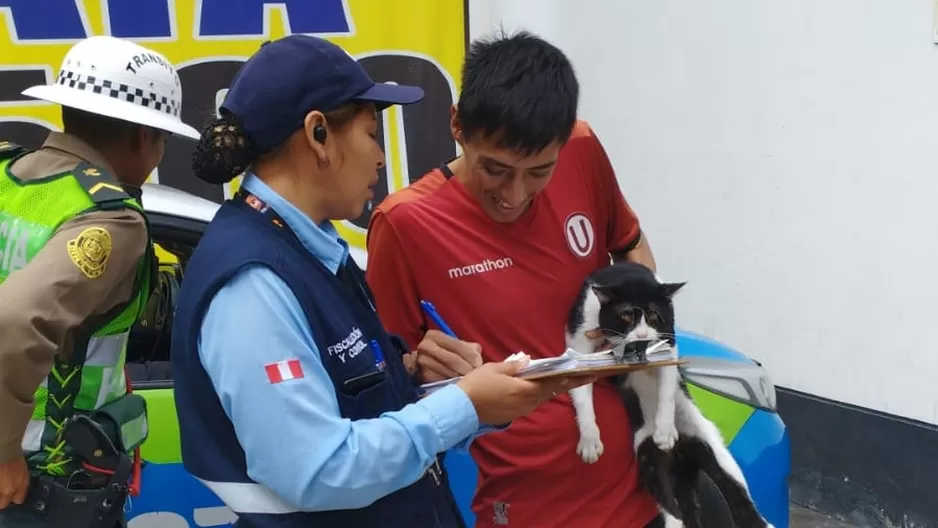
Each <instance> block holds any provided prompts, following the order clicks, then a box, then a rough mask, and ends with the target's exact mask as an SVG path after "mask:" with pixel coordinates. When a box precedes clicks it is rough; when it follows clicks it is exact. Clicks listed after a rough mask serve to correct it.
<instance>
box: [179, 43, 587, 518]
mask: <svg viewBox="0 0 938 528" xmlns="http://www.w3.org/2000/svg"><path fill="white" fill-rule="evenodd" d="M422 97H423V91H422V90H421V89H420V88H416V87H407V86H397V85H388V84H376V83H375V82H374V81H373V80H372V79H370V78H369V76H368V75H367V74H366V72H365V71H364V70H363V69H362V67H361V66H360V65H359V64H358V63H357V62H356V61H355V60H354V59H352V58H351V57H350V56H349V55H347V54H346V53H345V52H344V51H343V50H341V49H340V48H338V47H337V46H335V45H333V44H331V43H329V42H327V41H325V40H322V39H318V38H314V37H309V36H301V35H293V36H289V37H286V38H283V39H280V40H277V41H274V42H271V43H268V44H266V45H264V46H262V47H261V49H260V50H259V51H258V52H257V53H256V54H255V55H254V56H253V57H251V59H250V60H248V61H247V62H246V63H245V65H244V66H243V67H242V69H241V71H239V73H238V74H237V76H236V77H235V79H234V81H233V83H232V85H231V87H230V89H229V91H228V93H227V95H226V97H225V100H224V102H223V104H222V106H221V111H220V115H221V117H220V118H219V119H217V120H215V121H213V122H212V123H210V124H209V125H207V126H206V127H205V129H204V130H203V133H202V139H201V142H200V144H199V146H198V147H197V149H196V152H195V153H194V155H193V168H194V169H195V171H196V173H197V175H198V176H199V177H200V178H202V179H203V180H206V181H208V182H211V183H215V184H221V183H224V182H227V181H230V180H231V179H232V178H234V177H235V176H236V175H238V174H240V173H242V172H245V171H246V172H245V177H244V180H243V182H242V185H241V189H240V191H239V192H238V193H237V194H236V196H235V197H234V198H233V199H231V200H228V201H226V202H225V204H224V205H223V206H222V207H221V209H220V210H219V212H218V214H217V215H216V217H215V218H214V220H213V221H212V222H211V224H210V225H209V227H208V229H207V230H206V232H205V235H204V236H203V238H202V240H201V242H200V243H199V246H198V247H197V248H196V250H195V252H194V254H193V256H192V258H191V260H190V262H189V264H188V266H187V269H186V277H185V281H184V284H183V286H182V289H181V292H180V298H179V302H178V305H177V308H176V315H175V321H176V322H175V326H174V329H173V343H172V357H173V370H174V377H175V380H176V382H175V391H176V401H177V408H178V414H179V423H180V429H181V436H182V455H183V461H184V463H185V467H186V469H187V470H188V471H190V472H191V473H192V474H193V475H195V476H196V477H197V478H199V479H200V480H201V481H202V482H203V483H204V484H205V485H206V486H207V487H208V488H209V489H211V490H212V491H213V492H214V493H215V494H216V495H218V496H219V497H220V498H221V499H222V500H223V501H224V502H225V503H226V504H227V505H228V506H229V507H231V508H232V509H233V510H234V511H235V512H236V513H237V514H238V515H239V526H250V527H259V528H266V527H294V526H295V527H304V528H305V527H309V526H323V527H332V526H336V527H338V526H349V527H365V526H367V527H373V526H389V527H392V526H393V527H400V526H408V527H414V528H422V527H452V526H461V525H462V522H461V520H460V518H459V513H458V511H457V508H456V506H455V504H454V501H453V498H452V495H451V494H450V491H449V488H448V484H447V481H446V475H445V472H444V471H443V470H442V468H441V465H440V463H439V461H438V457H439V454H440V453H442V452H444V451H446V450H448V449H450V448H454V447H458V446H466V445H468V443H469V442H470V441H471V439H472V438H473V437H474V436H475V435H477V434H480V432H484V431H485V430H486V427H485V426H484V424H504V423H508V422H510V421H511V420H512V419H513V418H515V417H517V416H521V415H523V414H525V413H527V412H530V411H531V410H532V409H533V408H534V407H536V406H537V405H538V404H539V403H540V402H542V401H543V400H545V399H546V398H549V397H550V396H551V395H552V394H555V393H557V392H559V391H563V390H567V389H569V388H571V386H572V385H566V384H565V383H566V382H565V381H557V380H553V381H548V382H529V381H523V380H520V379H517V378H515V377H513V376H512V374H514V373H515V372H516V371H517V369H518V368H519V367H520V364H518V363H502V364H487V365H483V366H481V367H479V368H477V369H475V370H473V371H472V372H471V373H469V374H468V375H467V376H465V377H464V378H462V379H461V380H460V381H459V383H458V384H454V385H451V386H449V387H446V388H444V389H442V390H439V391H437V392H435V393H433V394H430V395H428V396H426V397H424V398H420V399H418V394H417V392H416V383H415V382H414V381H413V380H412V379H411V378H410V377H409V375H408V373H407V371H406V369H405V367H404V365H403V363H402V360H401V352H402V350H401V349H400V346H399V345H398V343H397V342H396V340H393V339H392V338H390V337H389V336H388V334H387V333H386V332H385V331H384V329H383V328H382V326H381V324H380V323H379V321H378V318H377V316H376V314H375V311H374V306H373V304H372V301H371V295H370V291H369V290H368V288H367V286H366V285H365V281H364V278H363V276H362V272H361V271H360V270H359V269H358V268H357V267H356V265H355V263H354V261H353V260H352V259H351V258H349V256H348V255H349V252H348V246H347V245H346V243H345V242H344V241H343V240H341V239H340V238H339V237H338V235H337V234H336V231H335V229H334V228H333V227H332V224H331V222H330V220H337V219H352V218H356V217H358V216H360V215H361V213H362V211H363V208H364V207H365V205H366V204H367V203H368V202H369V201H370V200H371V199H372V198H373V197H374V193H373V190H372V187H373V186H374V185H375V184H376V183H377V182H378V174H377V170H378V169H380V168H381V167H383V166H384V163H385V159H384V154H383V152H382V151H381V148H380V147H379V146H378V144H377V143H376V140H375V138H376V132H377V112H379V111H381V110H383V109H384V108H386V107H387V106H389V105H392V104H411V103H416V102H418V101H420V100H421V99H422ZM434 335H439V334H436V333H435V334H434ZM438 344H439V345H440V346H443V347H448V348H449V349H450V350H452V351H454V352H457V353H460V354H462V355H463V357H467V358H471V357H472V354H471V352H467V351H472V350H473V347H472V345H471V344H468V343H463V342H458V341H456V340H453V339H446V340H445V341H441V342H440V343H438ZM568 381H569V380H568ZM588 381H590V380H581V382H582V383H585V382H588Z"/></svg>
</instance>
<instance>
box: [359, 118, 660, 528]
mask: <svg viewBox="0 0 938 528" xmlns="http://www.w3.org/2000/svg"><path fill="white" fill-rule="evenodd" d="M414 185H415V186H418V185H419V188H417V189H414V190H411V191H410V192H408V191H407V189H404V190H402V191H400V193H396V194H403V196H402V198H400V199H397V200H391V201H390V202H387V203H386V204H382V206H381V207H379V208H378V209H377V210H376V211H375V214H374V216H373V219H372V224H371V226H370V233H369V242H368V244H369V245H368V268H367V279H368V282H369V285H370V286H371V288H372V289H373V291H374V295H375V298H376V301H377V307H378V313H379V315H380V317H381V320H382V321H383V322H384V324H385V326H386V327H387V328H388V330H389V331H391V332H394V333H397V334H400V335H401V336H402V337H403V338H404V339H405V340H407V342H408V343H409V344H410V346H411V348H414V347H416V345H417V343H418V342H419V341H420V339H421V338H422V336H423V330H422V329H421V327H422V326H428V327H433V325H432V323H430V322H428V321H427V318H426V317H425V316H424V314H423V312H422V311H421V310H420V306H419V301H420V300H421V299H425V300H429V301H432V302H433V303H434V304H435V305H436V307H437V310H438V311H439V312H440V315H441V316H442V317H443V318H444V319H445V320H446V322H447V323H449V325H450V326H451V327H452V328H453V330H454V331H455V332H456V335H457V336H458V337H460V338H461V339H465V340H467V341H476V342H478V343H480V344H481V345H482V353H483V356H484V359H485V360H486V361H502V360H504V359H505V358H506V357H507V356H509V355H511V354H513V353H515V352H518V351H524V352H526V353H527V354H529V355H531V356H532V357H535V358H538V357H553V356H557V355H559V354H560V353H562V352H563V350H564V349H565V346H564V328H565V324H566V321H567V316H568V312H569V310H570V307H571V305H572V303H573V302H574V300H575V299H576V296H577V293H578V291H579V288H580V286H581V285H582V283H583V281H584V279H585V278H586V276H587V275H588V274H589V273H590V272H592V271H593V270H595V269H597V268H599V267H602V266H605V265H608V264H609V261H610V259H609V253H610V252H618V251H621V250H623V249H626V248H629V247H630V246H631V245H633V244H634V243H635V242H636V241H637V239H638V237H639V235H640V229H639V224H638V220H637V219H636V217H635V214H634V213H633V212H632V210H631V209H630V208H629V206H628V204H627V203H626V202H625V199H624V198H623V196H622V193H621V192H620V191H619V187H618V183H617V181H616V178H615V174H614V172H613V170H612V166H611V165H610V163H609V160H608V158H607V157H606V154H605V152H604V150H603V148H602V146H601V144H600V143H599V141H598V139H597V138H596V137H595V135H594V134H593V132H592V130H590V128H589V126H588V125H587V124H586V123H584V122H580V123H578V125H577V127H576V130H575V132H574V134H573V137H572V138H571V139H570V141H569V142H568V143H567V144H566V145H565V146H564V147H563V148H562V150H561V152H560V156H559V158H558V161H557V167H556V169H555V172H554V175H553V178H552V179H551V181H550V183H549V184H548V185H547V187H546V188H545V189H544V191H543V192H541V194H540V195H538V196H537V197H536V198H535V200H534V202H533V204H532V205H531V208H530V209H529V210H528V211H526V212H525V213H524V215H523V216H522V217H521V218H520V219H518V220H517V221H516V222H513V223H511V224H501V223H498V222H496V221H494V220H492V219H491V218H489V217H488V216H487V215H486V214H485V213H484V212H483V210H482V209H481V208H480V206H479V205H478V203H477V202H476V201H475V199H473V198H472V197H471V196H470V195H469V194H468V193H467V192H466V190H465V188H464V187H463V186H462V184H461V183H460V182H459V181H458V180H456V179H455V178H453V179H449V180H447V179H446V178H445V177H444V175H443V174H442V172H441V171H440V170H435V171H433V172H431V173H429V174H428V175H426V176H425V177H424V178H422V179H420V180H418V181H417V182H416V183H415V184H414ZM434 187H436V188H435V190H433V188H434ZM404 193H406V194H404ZM593 393H594V405H595V408H596V417H597V422H598V424H599V427H600V431H601V434H602V440H603V445H604V447H605V450H604V453H603V455H602V457H600V459H599V461H598V462H596V463H595V464H586V463H584V462H583V461H582V460H581V459H580V457H579V456H578V455H577V453H576V445H577V442H578V440H579V433H578V431H577V426H576V420H575V417H574V411H573V405H572V403H571V402H570V398H569V396H568V395H567V394H561V395H559V396H557V397H556V398H553V399H551V400H549V401H547V402H546V403H544V404H543V405H541V406H540V407H538V408H537V409H536V410H535V411H534V412H532V413H531V414H529V415H528V416H525V417H522V418H519V419H517V420H515V421H514V422H513V423H512V424H511V426H510V427H509V428H508V429H507V430H506V431H504V432H497V433H490V434H487V435H484V436H482V437H479V438H478V439H476V440H475V442H474V443H473V446H472V448H471V452H472V455H473V458H474V459H475V461H476V463H477V465H478V466H479V472H480V476H481V479H480V482H479V486H478V489H477V491H476V495H475V497H474V500H473V511H474V512H475V514H476V516H477V519H478V520H477V524H476V526H477V527H493V528H494V527H497V526H504V522H502V523H501V524H498V523H497V522H496V517H498V518H499V520H501V521H503V520H504V518H507V520H508V523H509V524H508V525H509V526H517V527H522V528H554V527H556V528H579V527H582V528H605V527H610V528H611V527H616V528H620V527H644V526H645V525H646V524H647V523H648V522H650V521H651V520H652V519H653V518H654V517H655V515H656V514H657V507H656V506H655V503H654V502H653V500H652V498H651V496H650V495H649V494H648V493H647V492H646V491H644V490H643V489H642V488H640V486H639V483H638V476H637V467H636V461H635V455H634V450H633V448H632V433H631V430H630V429H631V428H630V427H629V421H628V416H627V414H626V411H625V407H624V406H623V404H622V402H621V400H620V397H619V395H618V393H617V391H616V390H615V389H614V388H613V387H612V385H611V384H609V383H608V382H605V381H601V382H598V383H596V385H595V387H594V391H593ZM496 503H503V505H498V506H497V508H498V511H499V515H498V516H496V514H495V511H496ZM504 505H507V509H505V507H504Z"/></svg>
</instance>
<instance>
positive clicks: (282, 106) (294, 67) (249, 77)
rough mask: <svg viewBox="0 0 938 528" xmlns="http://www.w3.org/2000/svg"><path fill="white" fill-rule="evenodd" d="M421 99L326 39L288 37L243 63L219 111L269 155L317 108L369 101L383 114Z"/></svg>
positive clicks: (410, 88)
mask: <svg viewBox="0 0 938 528" xmlns="http://www.w3.org/2000/svg"><path fill="white" fill-rule="evenodd" d="M421 99H423V89H421V88H419V87H417V86H403V85H397V84H383V83H376V82H375V81H374V80H372V79H371V77H370V76H369V75H368V73H367V72H366V71H365V69H364V68H362V66H361V65H360V64H359V63H358V62H357V61H356V60H355V59H353V58H352V57H351V56H350V55H349V54H347V53H346V52H345V51H344V50H343V49H342V48H340V47H339V46H336V45H335V44H333V43H331V42H329V41H327V40H323V39H321V38H317V37H311V36H308V35H290V36H288V37H284V38H282V39H278V40H274V41H271V42H268V43H265V44H264V45H263V46H261V49H259V50H258V51H257V52H256V53H255V54H254V55H253V56H251V58H250V59H248V61H247V62H245V63H244V65H243V66H242V67H241V69H240V70H239V71H238V74H237V75H236V76H235V78H234V80H233V81H232V82H231V87H230V88H229V89H228V94H227V95H226V96H225V100H224V102H223V103H222V104H221V109H222V110H223V111H227V112H229V113H231V114H233V115H234V117H235V119H236V120H237V122H238V124H239V125H240V126H241V128H242V130H243V131H244V133H245V134H246V135H247V136H248V137H247V139H249V140H250V141H251V142H252V143H253V145H254V148H255V149H256V150H257V151H259V152H265V151H267V150H269V149H271V148H273V147H276V146H277V145H280V144H281V143H283V141H285V140H286V139H287V138H288V137H289V136H290V134H292V133H294V132H295V131H296V130H297V129H299V128H301V127H302V126H303V120H304V119H305V118H306V114H308V113H309V112H311V111H313V110H319V111H321V112H328V111H330V110H334V109H335V108H338V107H339V106H342V105H343V104H345V103H348V102H351V101H369V102H374V103H375V106H376V107H377V108H378V110H379V111H380V110H383V109H385V108H387V107H388V106H391V105H394V104H401V105H405V104H411V103H416V102H418V101H420V100H421Z"/></svg>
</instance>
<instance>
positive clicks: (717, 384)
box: [679, 357, 776, 412]
mask: <svg viewBox="0 0 938 528" xmlns="http://www.w3.org/2000/svg"><path fill="white" fill-rule="evenodd" d="M682 359H687V361H688V362H687V363H685V364H683V365H681V366H680V367H679V368H680V370H681V375H683V376H684V380H685V381H687V382H688V383H693V384H694V385H697V386H699V387H701V388H704V389H707V390H708V391H711V392H714V393H717V394H719V395H721V396H724V397H726V398H729V399H731V400H736V401H738V402H741V403H745V404H747V405H752V406H753V407H758V408H760V409H764V410H767V411H771V412H775V410H776V406H775V385H774V384H773V383H772V378H770V377H769V373H768V372H766V370H765V368H763V367H762V366H761V365H759V364H757V363H743V362H741V361H729V360H725V359H716V358H701V357H687V358H682Z"/></svg>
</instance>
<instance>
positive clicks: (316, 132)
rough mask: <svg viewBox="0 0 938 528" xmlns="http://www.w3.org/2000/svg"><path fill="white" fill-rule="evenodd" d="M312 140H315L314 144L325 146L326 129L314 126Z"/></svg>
mask: <svg viewBox="0 0 938 528" xmlns="http://www.w3.org/2000/svg"><path fill="white" fill-rule="evenodd" d="M313 139H314V140H316V143H319V144H325V142H326V127H324V126H322V125H316V127H315V128H313Z"/></svg>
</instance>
